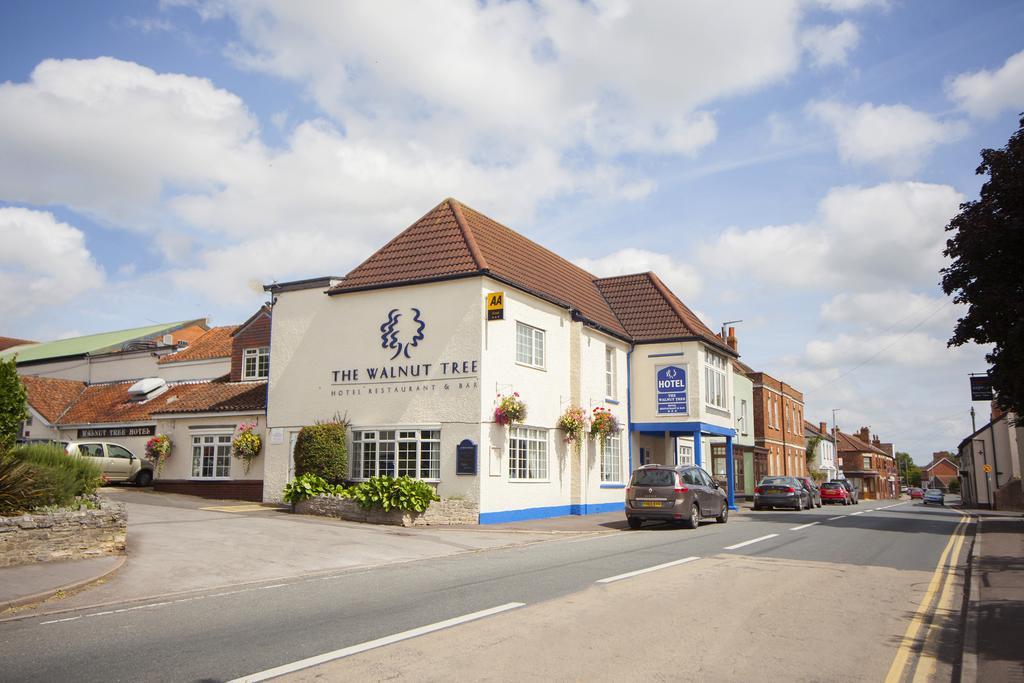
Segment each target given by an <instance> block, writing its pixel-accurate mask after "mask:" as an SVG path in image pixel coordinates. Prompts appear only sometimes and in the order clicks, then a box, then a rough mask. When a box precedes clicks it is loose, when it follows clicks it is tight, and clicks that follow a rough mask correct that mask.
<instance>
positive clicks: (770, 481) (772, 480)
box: [761, 477, 795, 486]
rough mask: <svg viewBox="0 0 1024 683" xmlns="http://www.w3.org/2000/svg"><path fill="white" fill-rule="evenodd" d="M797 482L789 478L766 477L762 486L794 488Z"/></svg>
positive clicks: (762, 481)
mask: <svg viewBox="0 0 1024 683" xmlns="http://www.w3.org/2000/svg"><path fill="white" fill-rule="evenodd" d="M794 483H795V482H794V481H793V480H792V479H790V478H789V477H765V478H764V479H762V480H761V486H792V485H793V484H794Z"/></svg>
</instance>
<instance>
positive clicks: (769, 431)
mask: <svg viewBox="0 0 1024 683" xmlns="http://www.w3.org/2000/svg"><path fill="white" fill-rule="evenodd" d="M747 376H748V377H749V378H750V380H751V381H752V382H753V383H754V441H755V443H756V444H757V445H758V446H760V447H761V448H764V449H767V451H768V470H767V472H766V473H765V475H766V476H787V477H805V476H807V462H806V455H805V452H804V447H805V443H806V441H805V437H804V395H803V394H802V393H801V392H800V391H798V390H796V389H795V388H793V387H791V386H790V385H788V384H786V383H785V382H783V381H781V380H778V379H775V378H774V377H772V376H771V375H769V374H768V373H767V372H760V371H755V370H750V371H749V372H748V373H747Z"/></svg>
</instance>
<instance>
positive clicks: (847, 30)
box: [800, 20, 860, 68]
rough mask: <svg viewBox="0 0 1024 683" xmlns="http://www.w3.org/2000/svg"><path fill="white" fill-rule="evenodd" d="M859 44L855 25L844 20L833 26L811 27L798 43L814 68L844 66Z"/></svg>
mask: <svg viewBox="0 0 1024 683" xmlns="http://www.w3.org/2000/svg"><path fill="white" fill-rule="evenodd" d="M859 42H860V31H859V30H858V29H857V25H856V24H854V23H853V22H851V21H848V20H844V21H842V22H840V23H838V24H836V25H835V26H831V27H830V26H811V27H810V28H807V29H805V30H804V32H803V33H802V34H801V35H800V43H801V44H802V45H803V47H804V49H805V50H807V52H809V53H810V55H811V60H812V61H813V62H814V65H815V66H816V67H819V68H821V67H826V66H835V65H842V64H846V59H847V56H848V55H849V53H850V51H851V50H853V48H855V47H857V43H859Z"/></svg>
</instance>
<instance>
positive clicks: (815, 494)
mask: <svg viewBox="0 0 1024 683" xmlns="http://www.w3.org/2000/svg"><path fill="white" fill-rule="evenodd" d="M797 479H799V480H800V483H801V484H803V485H804V488H805V489H807V490H808V491H810V492H811V505H808V506H807V507H819V508H820V507H821V489H820V488H819V487H818V485H817V484H815V483H814V480H813V479H810V478H808V477H797Z"/></svg>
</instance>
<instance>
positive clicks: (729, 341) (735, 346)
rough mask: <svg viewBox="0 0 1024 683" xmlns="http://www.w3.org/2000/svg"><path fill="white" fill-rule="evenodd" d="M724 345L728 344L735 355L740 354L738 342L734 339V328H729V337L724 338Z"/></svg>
mask: <svg viewBox="0 0 1024 683" xmlns="http://www.w3.org/2000/svg"><path fill="white" fill-rule="evenodd" d="M725 343H726V344H728V345H729V348H730V349H732V350H733V351H735V352H736V353H739V352H740V349H739V340H738V339H736V328H735V327H730V328H729V336H728V337H726V338H725Z"/></svg>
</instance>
